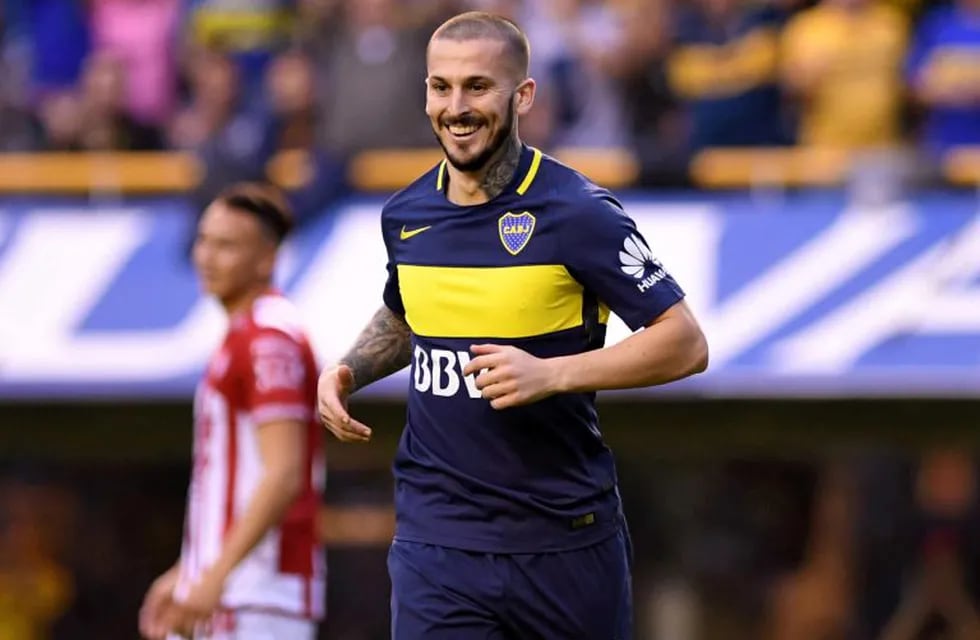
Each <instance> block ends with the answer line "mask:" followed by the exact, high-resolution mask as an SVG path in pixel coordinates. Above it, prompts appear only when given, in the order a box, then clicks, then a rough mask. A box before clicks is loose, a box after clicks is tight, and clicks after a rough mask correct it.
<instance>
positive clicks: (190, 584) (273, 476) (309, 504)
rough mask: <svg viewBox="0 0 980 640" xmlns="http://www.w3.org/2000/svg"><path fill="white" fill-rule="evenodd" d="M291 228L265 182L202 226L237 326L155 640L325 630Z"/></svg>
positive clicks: (161, 586) (319, 478)
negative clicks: (277, 278) (320, 626)
mask: <svg viewBox="0 0 980 640" xmlns="http://www.w3.org/2000/svg"><path fill="white" fill-rule="evenodd" d="M291 225H292V217H291V214H290V212H289V211H288V209H287V205H286V204H285V201H284V200H283V199H282V198H281V196H280V194H279V193H278V192H276V191H275V190H273V189H271V188H267V187H264V186H261V185H253V184H241V185H236V186H233V187H231V188H229V189H228V190H227V191H225V192H224V193H222V194H221V195H220V196H218V198H217V199H216V200H215V201H214V202H213V203H212V204H211V205H210V206H209V207H208V208H207V210H206V211H205V213H204V215H203V217H202V218H201V220H200V223H199V225H198V233H197V239H196V241H195V244H194V253H193V255H194V265H195V267H196V268H197V271H198V274H199V276H200V278H201V282H202V283H203V286H204V289H205V290H206V291H207V292H208V293H210V294H211V295H213V296H215V297H216V298H217V299H218V301H219V302H220V303H221V304H222V306H223V307H224V308H225V311H227V313H228V319H229V327H228V333H227V335H226V336H225V340H224V342H223V344H222V345H221V347H220V349H218V350H217V352H216V353H215V354H214V355H213V356H212V358H211V361H210V363H209V364H208V367H207V371H206V373H205V376H204V379H203V380H202V382H201V384H200V385H199V387H198V389H197V394H196V397H195V401H194V461H193V471H192V474H191V483H190V488H189V491H188V511H187V516H186V522H185V535H184V544H183V548H182V550H181V555H180V559H179V561H178V563H177V564H176V565H175V566H174V567H173V568H171V569H170V570H169V571H167V572H166V573H164V574H163V575H162V576H160V577H159V578H158V579H157V580H156V581H155V582H154V583H153V585H152V586H151V587H150V590H149V591H148V592H147V594H146V598H145V600H144V603H143V607H142V609H141V611H140V620H139V626H140V631H141V633H142V634H143V635H144V636H145V637H147V638H163V637H166V636H167V635H168V633H169V634H175V635H181V636H185V637H192V638H214V639H217V638H237V639H241V640H249V639H258V638H290V639H296V640H301V639H303V638H308V639H312V638H314V637H315V635H316V620H317V619H319V618H320V616H321V614H322V608H323V603H324V566H323V562H322V552H321V549H320V548H319V545H318V543H317V540H316V534H315V530H314V520H315V514H316V511H317V506H318V504H319V502H320V493H321V491H322V486H323V475H324V470H323V460H322V430H321V428H320V427H319V425H318V424H317V422H316V418H315V415H314V406H315V398H316V363H315V361H314V356H313V352H312V350H311V348H310V345H309V342H308V341H307V338H306V335H305V333H304V331H303V328H302V326H301V325H300V322H299V318H298V315H297V311H296V309H295V308H294V307H293V306H292V305H291V304H290V303H289V302H288V301H287V300H286V299H285V298H283V297H282V296H281V295H280V294H279V293H277V292H276V291H275V290H273V289H272V286H271V283H272V276H273V270H274V267H275V261H276V253H277V250H278V248H279V245H280V243H281V242H282V240H283V238H284V237H285V236H286V234H287V233H288V231H289V230H290V227H291Z"/></svg>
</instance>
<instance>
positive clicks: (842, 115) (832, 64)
mask: <svg viewBox="0 0 980 640" xmlns="http://www.w3.org/2000/svg"><path fill="white" fill-rule="evenodd" d="M906 30H907V23H906V20H905V17H904V16H903V15H902V14H901V13H900V11H899V10H898V9H895V8H893V7H892V6H890V5H888V4H885V3H884V2H882V1H881V0H823V1H822V2H821V3H820V4H819V5H817V6H816V7H813V8H811V9H807V10H805V11H803V12H802V13H799V14H797V15H796V16H794V17H793V18H792V19H791V20H790V21H789V23H788V24H787V26H786V30H785V31H784V33H783V38H782V40H783V55H784V58H783V82H784V85H785V87H786V88H787V89H788V90H789V91H790V92H791V93H792V94H793V95H794V96H795V97H797V98H798V99H799V100H800V103H801V106H802V117H801V121H800V131H799V142H801V143H802V144H808V145H818V146H826V147H845V148H854V147H858V148H863V147H880V146H886V145H894V144H896V143H897V142H898V139H899V133H900V116H901V105H902V98H903V88H902V73H901V67H902V60H903V58H904V56H905V46H906Z"/></svg>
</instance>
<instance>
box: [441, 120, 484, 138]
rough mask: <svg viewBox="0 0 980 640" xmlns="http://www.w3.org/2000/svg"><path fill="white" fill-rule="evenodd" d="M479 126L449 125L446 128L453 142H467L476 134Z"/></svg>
mask: <svg viewBox="0 0 980 640" xmlns="http://www.w3.org/2000/svg"><path fill="white" fill-rule="evenodd" d="M479 128H480V125H476V124H465V125H463V124H451V125H448V126H447V127H446V129H447V130H448V131H449V135H451V136H452V137H453V139H455V140H468V139H469V138H472V137H473V134H475V133H476V132H477V130H478V129H479Z"/></svg>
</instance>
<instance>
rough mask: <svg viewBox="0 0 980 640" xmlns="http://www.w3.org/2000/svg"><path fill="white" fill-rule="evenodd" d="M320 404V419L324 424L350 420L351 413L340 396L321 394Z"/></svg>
mask: <svg viewBox="0 0 980 640" xmlns="http://www.w3.org/2000/svg"><path fill="white" fill-rule="evenodd" d="M319 405H320V406H319V409H318V410H319V412H320V420H321V421H322V422H323V423H324V424H328V423H331V422H338V423H348V422H350V414H348V413H347V407H345V406H344V403H343V402H341V400H340V398H339V397H338V396H335V395H332V394H324V395H321V396H320V402H319Z"/></svg>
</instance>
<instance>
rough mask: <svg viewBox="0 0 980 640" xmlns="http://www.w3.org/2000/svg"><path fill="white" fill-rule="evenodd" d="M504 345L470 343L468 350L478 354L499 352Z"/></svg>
mask: <svg viewBox="0 0 980 640" xmlns="http://www.w3.org/2000/svg"><path fill="white" fill-rule="evenodd" d="M506 348H507V347H505V346H504V345H499V344H472V345H470V351H471V352H472V353H475V354H476V355H478V356H482V355H488V354H491V353H500V352H501V351H503V350H504V349H506Z"/></svg>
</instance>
